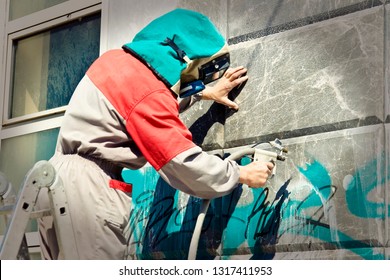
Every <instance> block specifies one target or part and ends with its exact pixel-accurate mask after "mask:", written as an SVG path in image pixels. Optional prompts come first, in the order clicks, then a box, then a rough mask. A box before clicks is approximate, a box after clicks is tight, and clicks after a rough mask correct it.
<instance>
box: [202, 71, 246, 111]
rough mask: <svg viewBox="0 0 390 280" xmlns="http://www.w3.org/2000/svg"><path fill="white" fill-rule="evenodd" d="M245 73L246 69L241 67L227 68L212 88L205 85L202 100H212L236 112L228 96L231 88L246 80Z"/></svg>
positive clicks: (235, 107) (235, 106)
mask: <svg viewBox="0 0 390 280" xmlns="http://www.w3.org/2000/svg"><path fill="white" fill-rule="evenodd" d="M246 72H247V69H246V68H244V67H243V66H239V67H235V68H229V69H228V70H227V71H226V72H225V74H224V75H223V76H222V77H221V78H220V79H219V80H218V81H217V82H216V84H215V85H214V86H207V85H206V88H205V89H204V90H203V96H202V99H204V100H214V101H215V102H217V103H220V104H223V105H225V106H228V107H229V108H231V109H234V110H238V105H237V103H236V102H234V101H232V100H230V99H229V98H228V94H229V92H230V91H231V90H232V89H233V88H235V87H236V86H238V85H240V84H241V83H243V82H245V81H246V80H248V76H246V75H245V74H246Z"/></svg>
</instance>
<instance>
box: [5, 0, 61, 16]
mask: <svg viewBox="0 0 390 280" xmlns="http://www.w3.org/2000/svg"><path fill="white" fill-rule="evenodd" d="M66 1H68V0H28V1H26V0H10V3H9V20H14V19H17V18H20V17H23V16H26V15H29V14H32V13H35V12H38V11H40V10H43V9H46V8H50V7H52V6H55V5H57V4H60V3H62V2H66Z"/></svg>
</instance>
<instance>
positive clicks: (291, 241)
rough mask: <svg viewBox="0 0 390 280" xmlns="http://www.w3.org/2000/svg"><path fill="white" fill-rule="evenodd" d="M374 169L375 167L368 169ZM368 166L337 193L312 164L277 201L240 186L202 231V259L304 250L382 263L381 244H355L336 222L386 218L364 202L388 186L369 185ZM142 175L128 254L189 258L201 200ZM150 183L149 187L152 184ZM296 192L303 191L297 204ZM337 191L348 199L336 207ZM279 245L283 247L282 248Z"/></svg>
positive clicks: (377, 206)
mask: <svg viewBox="0 0 390 280" xmlns="http://www.w3.org/2000/svg"><path fill="white" fill-rule="evenodd" d="M376 164H377V162H376V161H372V162H371V163H370V165H372V166H376ZM370 165H368V166H365V167H364V168H360V169H359V170H357V171H356V173H355V174H353V175H346V176H345V178H346V179H345V180H344V182H343V186H342V188H340V187H338V186H336V185H334V184H332V180H331V177H330V175H329V172H328V171H327V169H326V168H325V167H324V166H323V165H322V164H321V163H320V162H318V161H316V160H313V161H312V162H311V163H310V164H306V166H304V167H300V166H297V167H296V168H297V169H296V170H297V172H298V173H297V174H295V176H298V175H299V174H301V176H303V178H304V179H305V180H295V181H294V180H293V177H291V178H289V179H288V180H286V181H285V182H284V184H282V185H281V186H280V187H279V188H276V191H275V192H274V190H273V193H272V195H271V193H270V192H271V190H270V188H268V187H266V188H263V189H248V188H246V189H245V187H244V186H240V187H239V188H237V189H236V190H235V191H234V192H232V193H231V194H230V195H228V196H226V197H223V198H218V199H215V200H213V201H212V204H211V206H210V208H209V211H208V213H207V215H206V220H205V222H204V225H203V228H202V234H201V240H200V243H199V254H198V256H199V257H200V258H203V259H212V258H215V257H216V256H218V255H219V254H221V255H226V256H229V255H234V254H246V255H248V254H251V255H252V257H251V258H252V259H272V258H274V256H275V253H276V252H278V250H280V252H283V250H285V248H286V246H300V250H301V251H310V250H312V249H313V246H314V245H315V246H317V247H316V248H317V249H316V250H335V249H344V250H348V251H350V252H353V253H354V254H356V255H358V256H360V257H361V258H365V259H384V258H385V256H384V254H383V252H381V251H376V250H375V247H377V246H378V243H377V241H375V240H370V239H367V240H361V238H360V239H359V238H358V239H356V237H354V235H353V234H352V235H350V234H347V233H346V232H344V231H343V230H345V228H343V227H340V223H338V221H337V217H338V216H339V215H350V216H351V218H353V217H354V218H366V219H372V218H380V219H383V217H384V213H385V210H386V209H385V206H386V205H385V204H384V203H375V202H372V201H367V198H368V195H369V193H370V192H372V191H373V189H375V188H376V187H377V186H378V185H381V184H382V183H383V182H384V178H379V180H378V182H379V184H378V182H377V181H376V179H375V178H374V179H372V177H375V176H371V177H370V178H371V179H370V181H369V180H368V178H369V177H368V175H366V174H369V173H370V172H372V169H371V168H372V167H370ZM139 176H142V177H143V178H146V177H147V178H148V180H144V179H142V180H141V181H142V183H144V188H143V189H142V191H140V192H138V193H134V194H133V209H132V211H131V215H130V223H129V229H128V238H129V247H130V248H132V249H131V250H130V251H129V252H131V254H133V255H135V256H136V258H156V257H157V258H171V259H185V258H186V257H187V254H188V246H189V242H190V239H191V236H192V232H193V229H194V226H195V221H196V217H197V214H198V212H199V206H200V199H197V198H193V197H189V196H184V195H183V194H182V193H180V192H179V191H176V190H174V189H173V188H171V187H170V186H169V185H167V184H166V183H165V182H164V181H163V180H162V179H161V178H159V176H158V174H157V173H156V172H149V173H148V174H147V175H145V174H138V177H139ZM145 176H146V177H145ZM365 176H367V178H365ZM148 181H150V182H152V184H147V182H148ZM368 182H369V184H367V183H368ZM363 185H364V187H363ZM274 189H275V188H274ZM297 190H300V191H301V192H302V190H306V191H305V192H304V194H303V195H301V196H300V197H298V196H297V195H296V192H297ZM339 190H345V192H344V193H341V196H340V195H339V196H337V199H338V201H336V194H337V193H338V191H339ZM244 191H245V192H246V193H247V192H250V194H251V199H250V200H249V201H247V203H239V201H240V199H241V197H242V196H243V192H244ZM294 191H295V192H294ZM292 194H294V195H292ZM343 194H345V196H343ZM183 197H185V199H183ZM340 197H342V198H343V199H344V200H345V201H344V202H343V204H345V205H346V207H347V208H346V210H347V211H349V212H348V213H341V212H340V210H339V209H338V208H337V207H338V204H339V203H340V201H339V200H340ZM362 206H364V207H362ZM386 207H388V205H387V206H386ZM360 208H363V210H361V209H360ZM359 209H360V210H359ZM343 211H345V210H343ZM386 213H389V211H387V212H386ZM278 246H279V247H280V248H281V247H283V246H284V247H283V248H282V249H278V248H279V247H278ZM294 248H296V247H294ZM238 252H239V253H238Z"/></svg>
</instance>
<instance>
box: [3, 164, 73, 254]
mask: <svg viewBox="0 0 390 280" xmlns="http://www.w3.org/2000/svg"><path fill="white" fill-rule="evenodd" d="M44 188H46V189H47V192H46V194H47V195H48V198H49V201H50V208H49V209H43V210H36V209H35V205H36V203H37V199H38V195H39V193H40V191H41V190H42V189H44ZM45 216H52V217H53V220H54V227H55V232H56V235H57V240H58V243H59V252H60V254H61V257H62V258H64V259H72V260H76V259H79V255H78V252H77V247H76V241H75V236H74V232H73V226H72V222H71V217H70V213H69V211H68V202H67V198H66V194H65V190H64V186H63V184H62V181H61V178H60V177H59V176H56V172H55V170H54V167H53V166H52V165H51V164H50V163H49V162H48V161H44V160H42V161H38V162H37V163H35V165H34V166H33V167H32V168H31V169H30V171H29V172H28V173H27V174H26V176H25V178H24V181H23V183H22V186H21V190H20V192H19V196H18V199H17V202H16V204H15V206H14V207H13V212H12V217H11V219H10V221H9V223H8V226H7V230H6V233H5V236H4V239H3V242H2V245H1V251H0V259H1V260H16V259H24V258H27V259H28V258H29V257H28V248H27V246H26V239H25V230H26V227H27V224H28V221H29V220H30V219H38V218H42V217H45Z"/></svg>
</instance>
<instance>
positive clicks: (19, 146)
mask: <svg viewBox="0 0 390 280" xmlns="http://www.w3.org/2000/svg"><path fill="white" fill-rule="evenodd" d="M58 133H59V128H55V129H51V130H46V131H41V132H38V133H32V134H27V135H23V136H18V137H13V138H9V139H4V140H1V152H0V172H2V173H3V174H4V175H5V176H6V177H7V179H8V181H10V182H11V184H12V186H13V188H14V190H15V192H16V193H18V191H19V187H20V185H21V184H22V182H23V179H24V176H25V175H26V173H27V172H28V170H30V169H31V167H32V166H33V165H34V164H35V163H36V162H37V161H39V160H48V159H50V157H51V156H52V155H53V154H54V150H55V145H56V142H57V137H58ZM4 226H5V225H4V224H3V223H2V222H1V223H0V233H1V232H3V230H4ZM32 226H33V225H32Z"/></svg>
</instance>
